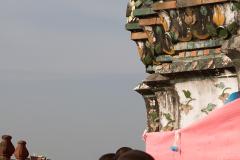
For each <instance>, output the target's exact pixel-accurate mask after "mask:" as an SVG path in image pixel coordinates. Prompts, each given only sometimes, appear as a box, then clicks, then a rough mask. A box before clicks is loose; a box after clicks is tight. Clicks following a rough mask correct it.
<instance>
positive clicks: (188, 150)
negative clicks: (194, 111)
mask: <svg viewBox="0 0 240 160" xmlns="http://www.w3.org/2000/svg"><path fill="white" fill-rule="evenodd" d="M179 134H180V138H179V141H178V147H179V151H178V152H173V151H171V150H170V147H171V146H172V145H173V143H174V139H175V132H155V133H147V134H146V135H145V136H146V152H147V153H149V154H151V155H152V156H153V157H154V158H155V160H240V99H237V100H235V101H233V102H231V103H228V104H227V105H225V106H224V107H221V108H219V109H216V110H215V111H213V112H211V113H210V114H209V115H208V116H207V117H205V118H203V119H202V120H200V121H198V122H196V123H194V124H192V125H191V126H189V127H186V128H183V129H181V130H179Z"/></svg>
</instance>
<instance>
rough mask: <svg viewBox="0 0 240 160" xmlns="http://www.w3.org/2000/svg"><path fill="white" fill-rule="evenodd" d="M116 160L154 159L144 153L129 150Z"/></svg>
mask: <svg viewBox="0 0 240 160" xmlns="http://www.w3.org/2000/svg"><path fill="white" fill-rule="evenodd" d="M117 160H154V158H153V157H152V156H151V155H149V154H147V153H146V152H143V151H139V150H131V151H128V152H126V153H124V154H122V155H121V156H120V157H119V158H118V159H117Z"/></svg>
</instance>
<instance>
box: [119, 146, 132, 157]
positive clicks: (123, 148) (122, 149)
mask: <svg viewBox="0 0 240 160" xmlns="http://www.w3.org/2000/svg"><path fill="white" fill-rule="evenodd" d="M131 150H132V148H129V147H121V148H119V149H118V150H117V151H116V155H115V160H117V159H118V157H120V156H121V155H122V154H124V153H126V152H128V151H131Z"/></svg>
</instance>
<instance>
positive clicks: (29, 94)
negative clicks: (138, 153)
mask: <svg viewBox="0 0 240 160" xmlns="http://www.w3.org/2000/svg"><path fill="white" fill-rule="evenodd" d="M126 5H127V0H124V1H111V0H105V1H97V0H92V1H82V0H21V1H19V0H2V1H0V51H1V53H0V124H1V125H0V134H1V135H2V134H11V135H12V136H13V142H14V143H15V144H16V141H17V140H19V139H25V140H27V142H28V144H27V145H28V148H29V151H30V153H37V154H46V155H48V156H49V158H52V159H55V160H66V159H84V160H94V159H97V158H98V157H99V156H100V155H101V154H104V153H106V152H112V151H115V150H116V149H117V148H118V147H121V146H123V145H127V146H130V147H135V148H138V149H144V143H143V142H142V141H141V134H142V131H143V130H144V127H145V107H144V102H143V99H142V98H141V96H140V95H138V94H137V93H135V92H134V91H132V88H134V87H135V85H137V83H138V82H140V81H141V80H142V79H143V78H144V77H145V73H144V71H145V69H144V66H143V65H142V64H141V62H140V61H139V60H138V56H137V53H136V48H135V44H134V43H133V42H131V41H130V38H129V35H130V34H129V32H127V31H125V29H124V25H125V9H126Z"/></svg>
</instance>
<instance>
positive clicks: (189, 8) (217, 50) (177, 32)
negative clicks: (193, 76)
mask: <svg viewBox="0 0 240 160" xmlns="http://www.w3.org/2000/svg"><path fill="white" fill-rule="evenodd" d="M129 4H130V5H129V7H130V8H128V11H131V13H130V12H129V13H130V14H128V15H129V16H128V23H127V24H126V29H127V30H129V31H130V32H131V40H133V41H135V42H136V44H137V49H138V53H139V56H140V59H141V61H142V62H143V64H144V65H145V66H146V71H147V72H148V73H151V74H152V73H160V74H169V73H178V72H190V71H199V70H212V69H221V68H228V67H233V64H232V62H231V61H230V60H229V59H228V58H227V57H226V56H225V54H226V52H224V51H221V46H222V44H223V43H224V42H225V41H226V40H228V39H230V38H231V37H234V36H236V35H237V34H238V30H239V28H240V27H239V26H240V2H239V0H171V1H156V0H149V1H146V2H145V1H143V0H137V1H135V0H130V3H129Z"/></svg>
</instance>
